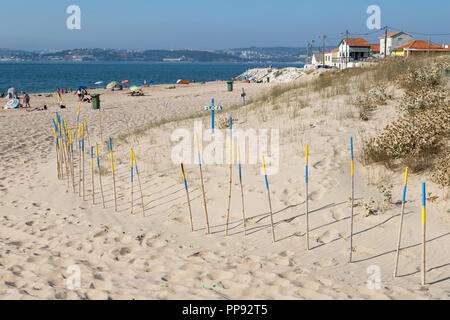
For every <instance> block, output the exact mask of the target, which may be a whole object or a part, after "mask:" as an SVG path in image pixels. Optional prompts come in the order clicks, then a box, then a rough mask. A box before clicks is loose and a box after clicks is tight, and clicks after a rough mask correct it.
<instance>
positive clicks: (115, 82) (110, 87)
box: [106, 81, 120, 89]
mask: <svg viewBox="0 0 450 320" xmlns="http://www.w3.org/2000/svg"><path fill="white" fill-rule="evenodd" d="M116 86H120V83H119V82H117V81H113V82H111V83H108V85H107V86H106V89H112V88H114V87H116Z"/></svg>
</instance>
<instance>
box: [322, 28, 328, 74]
mask: <svg viewBox="0 0 450 320" xmlns="http://www.w3.org/2000/svg"><path fill="white" fill-rule="evenodd" d="M326 38H327V36H325V35H324V36H323V50H322V65H323V66H324V67H325V39H326Z"/></svg>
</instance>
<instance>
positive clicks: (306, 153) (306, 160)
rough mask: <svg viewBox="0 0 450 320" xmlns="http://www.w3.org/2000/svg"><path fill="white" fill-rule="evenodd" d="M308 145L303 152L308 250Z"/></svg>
mask: <svg viewBox="0 0 450 320" xmlns="http://www.w3.org/2000/svg"><path fill="white" fill-rule="evenodd" d="M308 152H309V150H308V145H306V151H305V193H306V195H305V197H306V200H305V201H306V202H305V204H306V212H305V214H306V249H307V250H309V207H308V205H309V204H308V198H309V196H308V195H309V194H308V155H309V154H308Z"/></svg>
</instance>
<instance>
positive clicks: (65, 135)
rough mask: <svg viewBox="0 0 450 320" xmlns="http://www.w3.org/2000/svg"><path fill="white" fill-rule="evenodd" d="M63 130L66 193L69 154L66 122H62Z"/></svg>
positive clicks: (68, 177) (68, 180)
mask: <svg viewBox="0 0 450 320" xmlns="http://www.w3.org/2000/svg"><path fill="white" fill-rule="evenodd" d="M63 125H64V126H63V128H64V162H65V165H66V175H67V192H69V188H70V154H69V135H68V132H67V130H68V129H67V122H66V120H64V121H63Z"/></svg>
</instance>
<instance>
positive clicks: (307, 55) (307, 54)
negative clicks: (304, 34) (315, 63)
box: [305, 41, 309, 65]
mask: <svg viewBox="0 0 450 320" xmlns="http://www.w3.org/2000/svg"><path fill="white" fill-rule="evenodd" d="M308 63H309V43H308V41H306V57H305V65H307V64H308Z"/></svg>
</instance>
